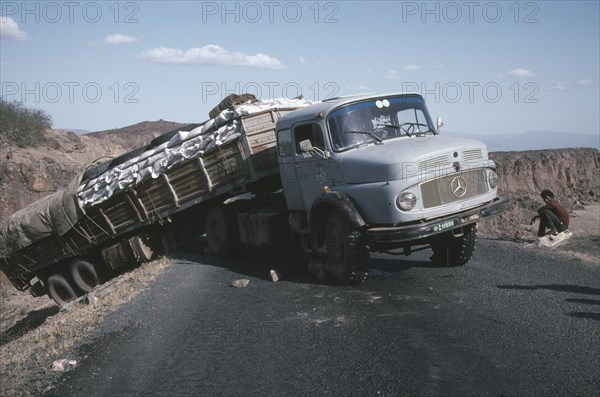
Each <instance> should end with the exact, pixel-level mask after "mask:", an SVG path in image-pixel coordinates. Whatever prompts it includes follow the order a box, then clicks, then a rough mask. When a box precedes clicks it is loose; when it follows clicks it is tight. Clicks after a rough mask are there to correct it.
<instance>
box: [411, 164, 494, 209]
mask: <svg viewBox="0 0 600 397" xmlns="http://www.w3.org/2000/svg"><path fill="white" fill-rule="evenodd" d="M488 191H489V187H488V183H487V181H486V172H485V170H484V169H479V170H473V171H465V172H460V173H456V174H452V175H448V176H444V177H441V178H438V179H434V180H431V181H427V182H425V183H423V184H421V197H422V198H423V208H432V207H437V206H440V205H444V204H449V203H453V202H456V201H462V200H465V199H469V198H472V197H475V196H479V195H481V194H484V193H487V192H488Z"/></svg>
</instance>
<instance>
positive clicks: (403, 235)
mask: <svg viewBox="0 0 600 397" xmlns="http://www.w3.org/2000/svg"><path fill="white" fill-rule="evenodd" d="M510 207H511V202H510V198H509V197H508V196H502V197H498V198H496V199H494V200H493V201H492V202H490V203H488V204H486V205H482V206H480V207H476V208H472V209H470V210H467V211H464V212H460V213H457V214H452V215H449V216H445V217H442V218H437V219H435V220H432V221H429V222H424V223H417V224H412V225H408V226H397V227H374V228H369V229H367V239H368V242H369V244H370V245H389V244H395V243H406V242H411V241H417V240H422V239H426V238H428V237H431V236H435V235H436V234H442V233H446V232H448V231H451V230H454V229H458V228H461V227H463V226H466V225H470V224H473V223H476V222H479V221H480V220H482V219H486V218H490V217H492V216H495V215H498V214H500V213H502V212H504V211H506V210H508V209H509V208H510Z"/></svg>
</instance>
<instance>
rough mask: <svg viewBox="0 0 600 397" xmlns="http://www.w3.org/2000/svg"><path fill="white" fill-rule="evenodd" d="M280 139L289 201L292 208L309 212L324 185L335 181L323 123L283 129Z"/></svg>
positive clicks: (286, 197)
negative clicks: (322, 126)
mask: <svg viewBox="0 0 600 397" xmlns="http://www.w3.org/2000/svg"><path fill="white" fill-rule="evenodd" d="M277 142H278V148H279V172H280V174H281V184H282V186H283V189H284V193H285V199H286V204H287V206H288V208H289V209H291V210H299V211H309V210H310V208H311V207H312V204H313V202H314V200H315V198H316V197H317V196H318V195H319V194H321V193H322V192H323V187H324V186H325V185H327V184H329V183H331V181H332V171H331V170H329V169H328V165H330V162H329V160H328V158H327V155H326V153H327V150H326V148H325V138H324V135H323V129H322V128H321V124H319V123H318V122H305V123H299V124H296V125H294V126H293V128H292V130H289V129H284V130H281V131H279V132H278V134H277ZM307 147H310V148H313V149H312V150H306V148H307Z"/></svg>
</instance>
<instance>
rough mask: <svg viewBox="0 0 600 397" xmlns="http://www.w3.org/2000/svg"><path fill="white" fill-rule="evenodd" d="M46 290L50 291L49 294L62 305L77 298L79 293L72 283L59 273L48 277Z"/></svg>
mask: <svg viewBox="0 0 600 397" xmlns="http://www.w3.org/2000/svg"><path fill="white" fill-rule="evenodd" d="M46 290H47V291H48V296H49V297H50V298H51V299H53V300H54V301H55V302H56V303H57V304H58V306H60V307H63V306H65V305H66V304H67V303H69V302H71V301H73V300H75V299H77V294H76V293H75V290H74V289H73V287H72V286H71V284H69V282H68V281H67V280H65V278H64V277H63V276H61V275H59V274H53V275H52V276H50V277H48V279H47V280H46Z"/></svg>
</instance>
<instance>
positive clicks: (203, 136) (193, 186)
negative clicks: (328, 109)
mask: <svg viewBox="0 0 600 397" xmlns="http://www.w3.org/2000/svg"><path fill="white" fill-rule="evenodd" d="M309 104H310V102H309V101H306V100H302V99H297V100H276V101H262V102H257V103H254V104H248V105H246V106H238V107H237V108H236V109H235V110H234V109H226V110H224V111H223V112H222V113H221V114H220V115H219V116H218V117H216V118H213V119H210V120H208V121H207V122H204V123H202V124H199V125H192V126H190V127H195V128H190V129H188V130H187V131H186V130H185V129H184V130H181V131H180V130H177V131H171V132H168V133H166V134H164V135H162V136H160V137H158V138H156V139H155V140H153V141H152V142H151V143H150V144H149V145H148V146H146V147H144V148H140V149H136V150H133V151H131V152H129V153H126V154H124V155H122V156H120V157H118V158H116V159H114V160H111V161H108V162H105V163H103V164H100V165H95V166H92V167H90V168H88V170H87V171H86V172H84V173H82V174H81V175H79V176H78V177H77V178H76V179H75V180H73V181H72V182H71V183H70V184H69V185H68V186H67V187H66V188H65V189H64V190H61V191H58V192H56V193H54V194H51V195H49V196H46V197H44V198H42V199H40V200H38V201H37V202H35V203H33V204H31V205H30V206H28V207H26V208H24V209H22V210H20V211H18V212H16V213H15V214H13V215H12V216H11V217H9V218H8V219H7V220H6V221H5V222H3V223H2V225H1V226H0V256H1V257H2V259H0V263H1V265H2V271H3V272H4V273H5V274H6V276H7V277H8V279H9V280H10V281H11V282H12V284H13V285H14V286H15V287H16V288H17V289H19V290H21V291H25V290H30V291H31V293H32V294H33V295H34V296H41V295H43V294H45V293H48V295H49V296H50V297H51V298H52V299H54V300H55V301H56V302H57V303H59V304H60V305H63V304H65V303H66V302H68V301H70V300H72V299H74V298H76V297H77V296H78V295H81V294H82V293H85V292H89V291H90V290H91V289H92V288H93V287H94V286H95V285H97V284H98V283H99V282H100V280H102V279H105V278H108V277H111V276H112V275H114V274H118V273H119V272H121V271H123V270H125V269H128V268H130V267H131V265H132V264H136V263H140V262H144V261H148V260H150V259H152V258H153V257H154V256H155V255H156V254H157V253H159V252H164V251H165V248H169V246H172V245H174V244H177V242H173V239H174V236H172V233H173V229H174V228H173V227H169V226H171V225H172V224H173V223H174V222H175V221H176V220H177V219H186V218H187V217H188V213H190V215H191V216H192V217H194V219H195V222H194V224H195V225H199V227H198V228H197V231H196V232H197V233H201V232H203V228H202V226H203V224H204V223H206V222H207V219H208V222H209V227H211V225H212V224H211V223H210V222H211V219H214V218H217V219H220V217H222V214H221V211H220V210H219V209H216V208H218V207H216V206H214V205H212V203H221V202H223V201H224V200H226V199H227V198H229V197H231V196H232V195H237V194H243V193H257V194H260V193H261V192H264V191H273V190H277V189H278V188H279V186H280V182H279V176H278V167H277V155H276V151H275V124H276V122H277V120H278V119H279V118H280V117H282V116H283V115H285V114H286V113H288V112H291V111H293V110H295V109H297V108H299V107H302V106H307V105H309ZM199 208H202V210H203V211H199ZM199 212H202V214H200V215H199ZM196 216H197V217H196ZM213 223H214V221H213ZM182 226H186V225H182ZM212 235H214V233H211V236H212ZM175 238H176V237H175ZM213 245H214V244H213ZM215 251H216V252H217V253H218V254H221V255H222V254H224V252H221V251H220V250H219V247H217V248H216V249H215Z"/></svg>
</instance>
